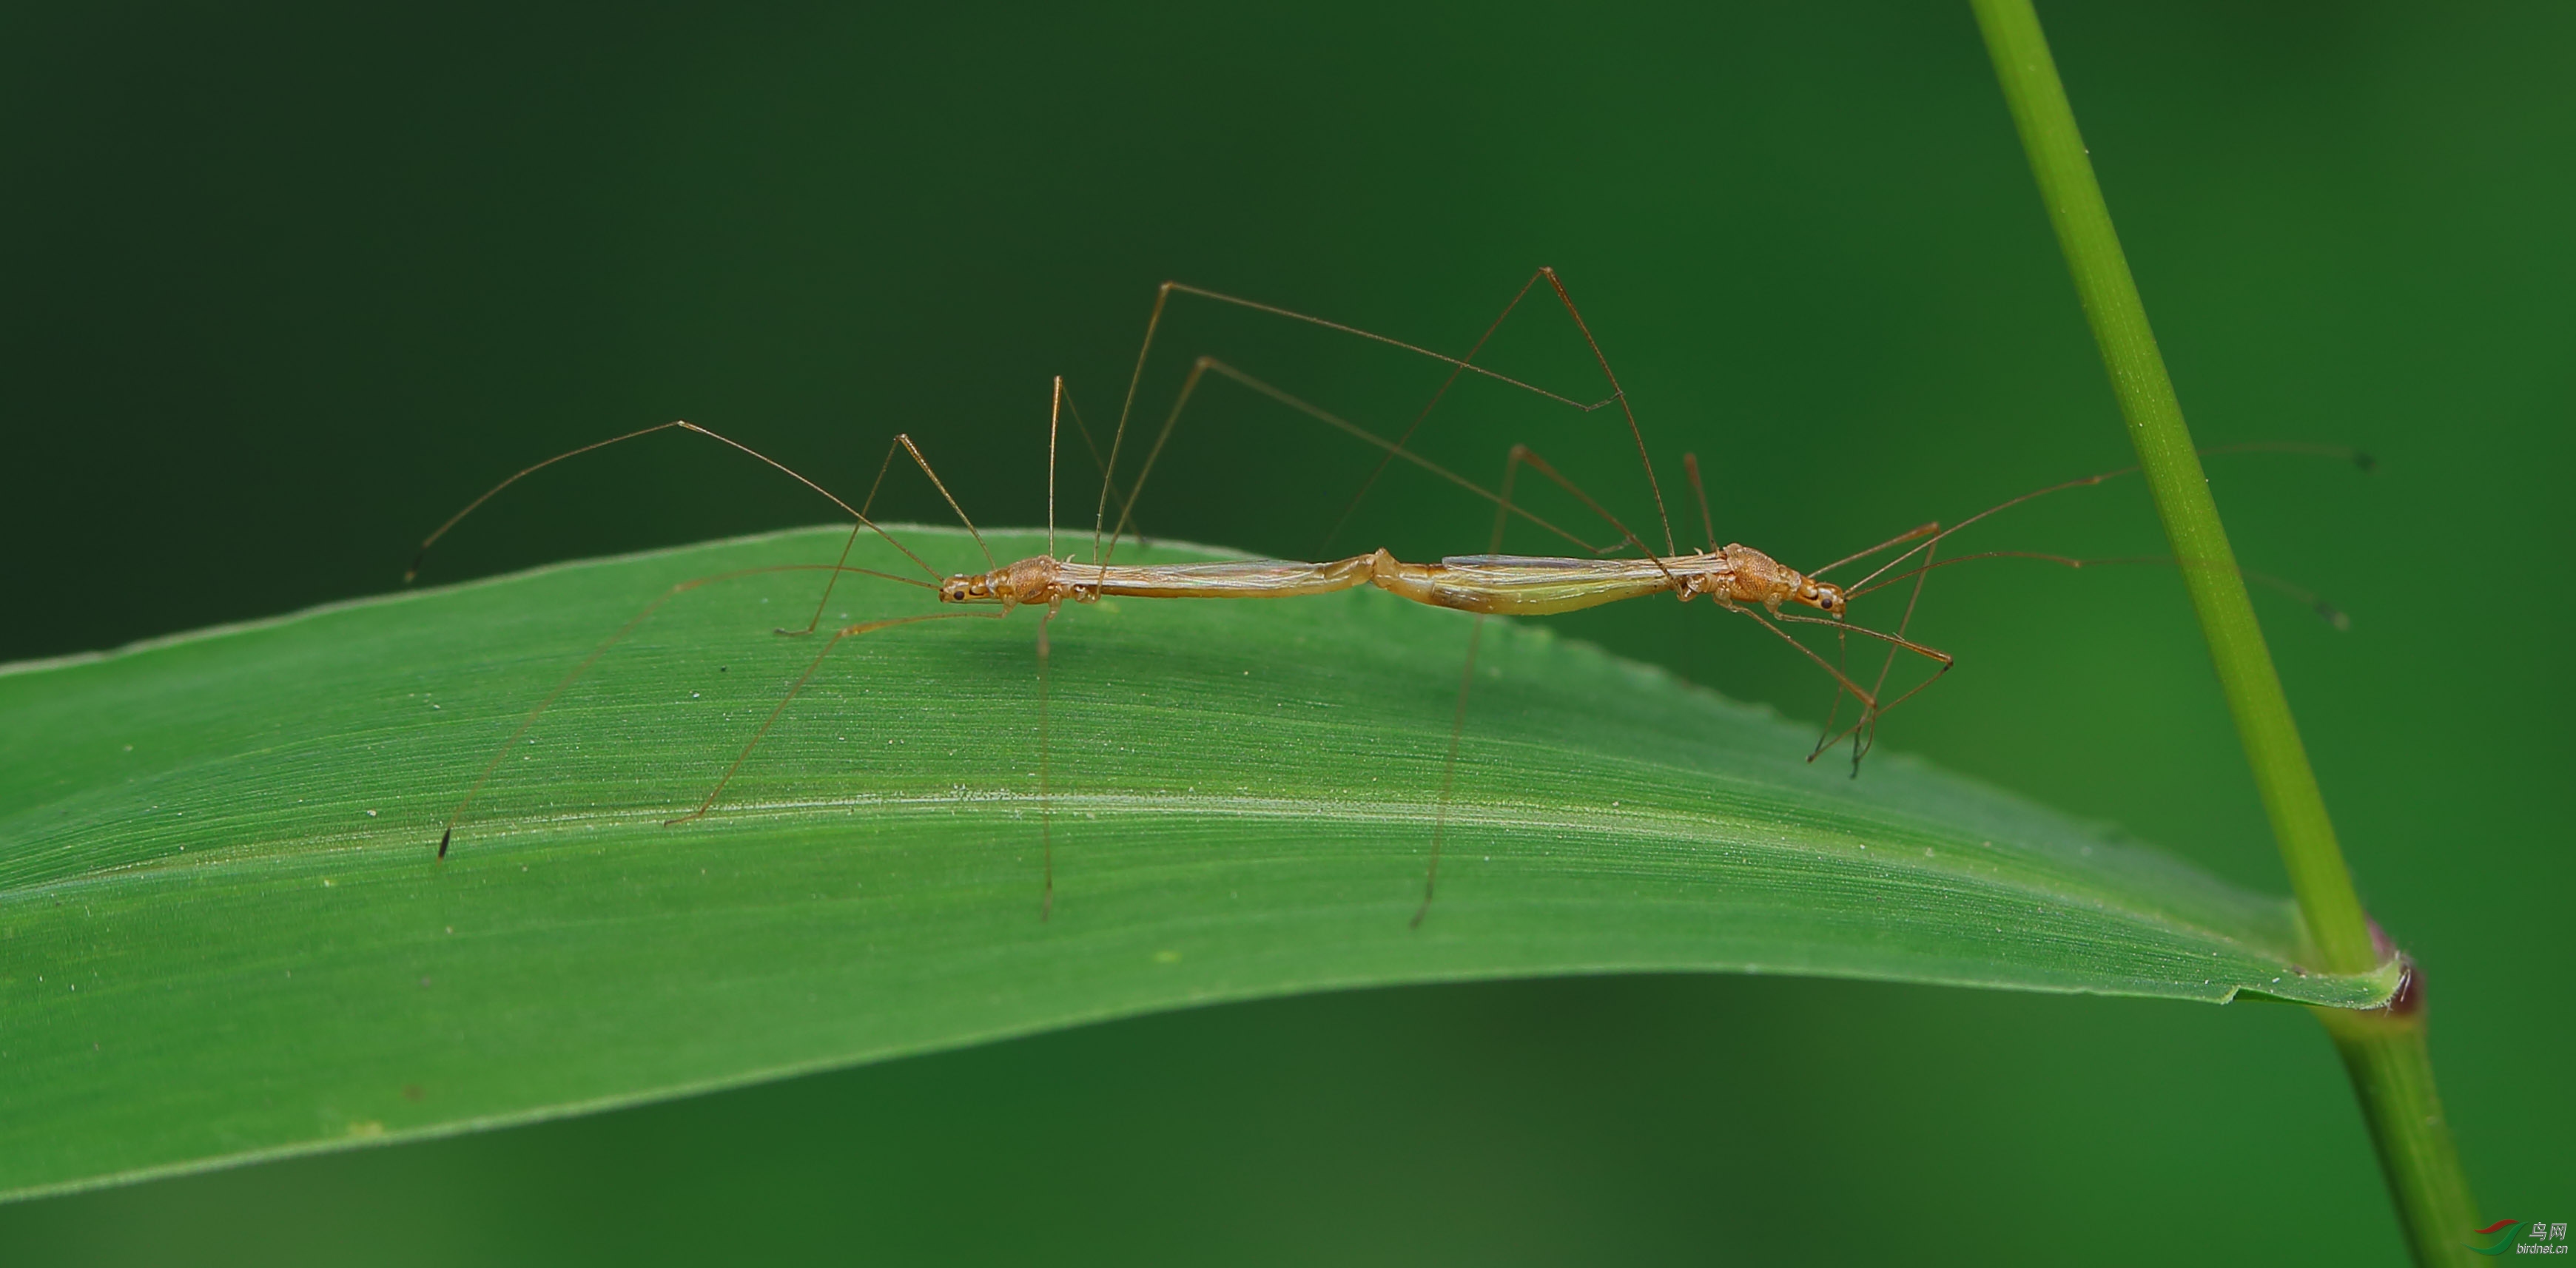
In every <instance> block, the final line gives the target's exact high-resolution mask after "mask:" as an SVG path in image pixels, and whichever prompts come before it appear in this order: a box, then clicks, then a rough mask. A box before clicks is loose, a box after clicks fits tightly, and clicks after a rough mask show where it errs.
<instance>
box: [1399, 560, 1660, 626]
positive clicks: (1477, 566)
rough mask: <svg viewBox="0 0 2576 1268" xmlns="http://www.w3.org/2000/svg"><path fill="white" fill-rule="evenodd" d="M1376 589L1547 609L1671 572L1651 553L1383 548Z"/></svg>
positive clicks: (1643, 588) (1520, 611)
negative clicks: (1423, 552) (1424, 556)
mask: <svg viewBox="0 0 2576 1268" xmlns="http://www.w3.org/2000/svg"><path fill="white" fill-rule="evenodd" d="M1371 559H1372V561H1373V562H1374V564H1375V568H1374V570H1373V572H1372V573H1371V575H1370V577H1369V580H1371V581H1374V582H1376V583H1377V586H1378V588H1379V589H1382V590H1387V591H1391V592H1393V593H1395V594H1399V595H1402V596H1404V597H1405V598H1408V599H1411V600H1413V601H1414V602H1416V603H1428V604H1431V605H1433V606H1434V607H1443V608H1456V609H1458V610H1459V611H1461V612H1486V613H1491V614H1493V615H1496V616H1546V615H1548V614H1549V613H1552V612H1572V611H1575V610H1576V609H1579V608H1589V607H1597V606H1599V605H1601V604H1604V603H1616V602H1618V601H1620V600H1622V599H1634V598H1638V597H1640V596H1642V595H1649V594H1654V593H1657V592H1658V591H1666V590H1671V589H1672V588H1673V577H1674V574H1673V573H1672V572H1671V571H1669V570H1668V569H1667V568H1666V567H1665V566H1662V565H1659V564H1658V563H1657V562H1656V561H1655V560H1651V559H1549V558H1539V557H1532V556H1526V555H1453V556H1451V557H1449V558H1447V559H1443V560H1441V561H1440V562H1439V563H1436V564H1408V563H1405V562H1403V561H1401V560H1398V559H1397V558H1395V557H1394V556H1393V555H1390V554H1388V553H1386V552H1385V551H1379V552H1378V553H1377V554H1376V555H1374V556H1371Z"/></svg>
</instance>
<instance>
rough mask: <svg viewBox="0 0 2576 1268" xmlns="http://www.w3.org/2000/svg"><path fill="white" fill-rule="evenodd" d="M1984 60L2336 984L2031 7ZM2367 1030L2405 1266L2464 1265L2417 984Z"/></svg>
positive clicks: (2335, 887)
mask: <svg viewBox="0 0 2576 1268" xmlns="http://www.w3.org/2000/svg"><path fill="white" fill-rule="evenodd" d="M1971 6H1972V7H1973V8H1974V9H1975V11H1976V15H1977V25H1978V26H1979V28H1980V29H1982V30H1983V32H1984V33H1985V39H1986V48H1987V51H1988V52H1990V53H1991V54H1992V55H1993V57H1994V62H1995V74H1996V77H1997V78H1998V79H1999V80H2001V82H2002V85H2003V90H2004V99H2005V101H2006V103H2007V104H2008V105H2009V106H2010V107H2011V109H2012V116H2013V123H2014V125H2015V127H2016V128H2017V129H2018V130H2019V132H2020V133H2021V140H2022V146H2023V148H2024V149H2025V150H2027V151H2028V152H2029V155H2030V166H2031V174H2032V175H2033V176H2034V177H2035V178H2036V179H2037V181H2038V183H2039V191H2040V197H2041V199H2042V200H2043V201H2044V202H2045V203H2046V204H2047V206H2048V218H2049V222H2050V223H2051V224H2052V225H2054V226H2055V227H2056V230H2057V240H2058V245H2059V246H2060V247H2062V248H2063V249H2064V250H2065V253H2066V262H2067V267H2068V268H2069V270H2070V271H2071V272H2072V273H2073V274H2074V279H2075V291H2076V294H2077V296H2078V298H2079V299H2080V300H2081V301H2082V303H2083V306H2084V315H2085V318H2086V320H2088V321H2089V322H2090V323H2091V325H2092V327H2093V335H2094V339H2095V340H2096V342H2098V343H2099V344H2100V345H2101V349H2102V362H2103V365H2104V367H2105V368H2106V369H2108V370H2109V371H2110V375H2111V387H2112V391H2113V392H2114V393H2115V394H2116V395H2117V396H2118V398H2119V402H2120V412H2121V414H2122V416H2123V417H2124V418H2125V419H2126V420H2127V423H2128V428H2129V439H2130V441H2131V442H2132V443H2134V444H2135V445H2136V447H2137V452H2138V462H2139V464H2140V465H2141V466H2142V467H2143V468H2144V469H2145V473H2146V477H2147V483H2148V485H2149V487H2150V488H2151V489H2152V490H2153V492H2154V496H2155V503H2156V513H2157V514H2158V516H2160V517H2161V518H2162V519H2163V521H2164V527H2165V534H2166V536H2167V537H2168V538H2170V539H2171V541H2172V543H2173V549H2174V555H2175V557H2176V558H2177V559H2178V560H2180V561H2181V562H2182V564H2183V567H2182V568H2181V569H2180V572H2181V575H2182V578H2183V582H2184V585H2185V586H2186V587H2187V588H2188V589H2189V590H2190V593H2191V600H2192V607H2193V609H2194V610H2195V611H2196V612H2197V613H2198V615H2199V618H2200V627H2201V632H2202V633H2203V635H2205V636H2206V637H2207V639H2208V641H2209V654H2210V659H2211V660H2212V661H2213V662H2214V663H2215V665H2216V667H2217V670H2218V680H2219V686H2220V688H2221V690H2222V691H2223V692H2224V693H2225V695H2226V698H2227V708H2228V712H2229V714H2230V715H2231V716H2233V717H2234V719H2235V722H2236V731H2237V736H2238V738H2239V739H2240V740H2241V741H2242V742H2243V744H2244V746H2245V756H2246V759H2247V760H2248V761H2249V762H2250V763H2251V764H2252V766H2253V769H2254V782H2255V786H2256V788H2257V789H2258V790H2259V792H2260V793H2261V795H2262V798H2263V807H2264V810H2265V812H2266V813H2267V814H2268V815H2269V816H2270V818H2271V821H2272V833H2273V836H2274V838H2275V839H2276V840H2277V841H2278V842H2279V843H2280V847H2281V859H2282V862H2283V864H2284V865H2285V866H2286V867H2287V869H2288V871H2289V875H2290V886H2291V890H2292V892H2293V893H2294V894H2295V895H2296V896H2297V898H2298V902H2299V910H2300V913H2301V915H2302V917H2303V918H2304V919H2305V921H2306V923H2307V933H2308V937H2309V938H2310V939H2311V941H2312V942H2313V943H2314V945H2315V947H2316V952H2317V955H2318V957H2319V958H2320V959H2321V960H2322V961H2323V963H2324V964H2325V966H2326V967H2327V968H2329V969H2333V970H2336V971H2340V972H2350V971H2354V970H2357V969H2360V968H2364V967H2367V966H2368V965H2370V964H2372V963H2373V962H2375V961H2376V960H2377V959H2378V957H2379V950H2378V948H2377V947H2376V946H2375V944H2374V939H2373V937H2372V933H2371V927H2370V921H2369V917H2368V916H2367V915H2366V914H2365V913H2364V912H2363V910H2362V905H2361V899H2360V896H2359V895H2358V894H2356V893H2355V892H2354V890H2353V885H2352V875H2351V872H2350V871H2349V870H2348V869H2347V868H2346V867H2345V865H2344V859H2343V851H2342V849H2341V847H2340V846H2338V845H2337V844H2336V841H2335V832H2334V823H2333V820H2332V819H2331V818H2329V817H2328V815H2327V814H2326V806H2325V798H2324V795H2323V794H2322V793H2321V792H2320V791H2319V790H2318V788H2317V779H2316V773H2315V771H2314V770H2313V769H2311V768H2310V766H2309V764H2308V754H2307V748H2306V746H2305V745H2303V744H2302V743H2301V742H2300V740H2299V731H2298V724H2297V723H2296V722H2295V721H2294V720H2293V719H2292V718H2291V716H2290V703H2289V698H2288V697H2287V696H2286V695H2284V694H2283V692H2282V690H2281V677H2280V673H2279V671H2278V670H2276V669H2275V668H2274V667H2273V665H2272V654H2271V651H2270V649H2269V648H2268V647H2267V646H2266V645H2265V644H2264V641H2263V631H2262V628H2261V626H2259V625H2258V624H2256V622H2255V619H2254V607H2253V603H2252V601H2251V600H2250V599H2249V598H2248V597H2247V595H2246V592H2245V582H2244V580H2243V577H2242V575H2241V574H2240V573H2238V571H2237V569H2236V557H2235V552H2234V551H2233V550H2232V549H2231V548H2230V547H2229V546H2228V543H2227V531H2226V528H2225V526H2224V525H2223V524H2221V523H2220V521H2219V518H2218V504H2217V502H2216V501H2215V500H2214V499H2213V498H2212V497H2211V496H2210V492H2209V483H2208V481H2207V479H2206V478H2205V477H2204V476H2203V475H2202V474H2201V468H2200V459H2199V457H2198V455H2197V454H2196V453H2195V452H2194V450H2193V447H2192V440H2191V432H2190V429H2189V428H2188V427H2187V426H2186V425H2185V424H2184V422H2183V416H2182V406H2181V403H2180V402H2179V401H2178V400H2177V399H2176V398H2175V395H2174V389H2173V380H2172V378H2171V376H2169V375H2168V374H2167V373H2166V371H2165V364H2164V357H2163V355H2162V354H2161V353H2159V352H2158V351H2157V349H2156V340H2155V333H2154V331H2153V330H2152V329H2150V328H2149V326H2148V324H2147V312H2146V306H2145V304H2144V303H2143V302H2142V301H2141V300H2140V299H2139V297H2138V287H2137V282H2136V279H2134V278H2133V277H2131V276H2130V273H2129V263H2128V258H2127V257H2126V255H2124V254H2123V253H2122V252H2121V250H2120V240H2119V235H2118V234H2117V233H2116V232H2115V231H2114V230H2113V229H2112V226H2111V211H2110V207H2109V206H2108V205H2107V204H2106V203H2105V202H2104V201H2103V198H2102V187H2101V185H2100V183H2099V182H2098V181H2096V180H2095V178H2094V175H2093V164H2092V159H2091V157H2090V155H2089V153H2088V151H2087V150H2086V149H2085V146H2084V139H2083V137H2082V135H2081V134H2080V133H2079V132H2078V131H2077V130H2076V126H2075V112H2074V109H2073V107H2071V106H2070V105H2069V104H2068V103H2067V99H2066V88H2065V85H2064V84H2063V83H2062V82H2061V81H2060V80H2059V79H2058V76H2057V66H2056V63H2055V62H2054V60H2052V59H2051V58H2050V56H2049V52H2048V41H2047V38H2046V36H2044V35H2043V34H2042V33H2041V31H2040V26H2039V15H2038V14H2037V13H2036V12H2035V11H2034V10H2033V9H2032V7H2031V4H2030V0H1971ZM2417 988H2418V989H2417V990H2415V991H2411V992H2409V993H2408V994H2407V996H2406V997H2405V1000H2406V1003H2407V1007H2405V1008H2402V1009H2400V1008H2392V1009H2390V1010H2387V1011H2385V1012H2383V1013H2381V1014H2380V1015H2378V1016H2377V1017H2375V1018H2372V1019H2368V1020H2361V1019H2353V1020H2350V1021H2345V1022H2338V1021H2329V1022H2328V1026H2327V1028H2328V1030H2329V1031H2330V1032H2331V1033H2332V1034H2333V1035H2334V1038H2335V1042H2336V1046H2337V1047H2338V1048H2339V1049H2341V1051H2342V1053H2343V1057H2344V1063H2345V1067H2346V1068H2347V1069H2348V1070H2349V1071H2350V1072H2351V1074H2352V1079H2353V1087H2354V1089H2355V1091H2356V1092H2357V1093H2358V1094H2359V1095H2360V1098H2361V1102H2362V1109H2363V1113H2364V1115H2365V1116H2366V1117H2367V1118H2368V1119H2369V1121H2370V1126H2371V1133H2372V1136H2373V1139H2374V1141H2375V1142H2376V1143H2377V1145H2378V1148H2379V1155H2380V1162H2381V1166H2382V1169H2383V1170H2384V1171H2385V1172H2386V1174H2387V1177H2388V1182H2389V1187H2390V1189H2391V1190H2392V1192H2393V1193H2394V1194H2395V1196H2396V1199H2397V1206H2398V1211H2399V1215H2400V1218H2401V1220H2402V1221H2403V1222H2404V1224H2405V1226H2406V1229H2407V1235H2408V1240H2409V1241H2410V1242H2411V1243H2412V1246H2413V1249H2414V1252H2415V1257H2416V1260H2417V1262H2419V1263H2426V1264H2431V1263H2448V1262H2455V1261H2459V1260H2463V1259H2464V1258H2465V1256H2466V1252H2467V1247H2466V1244H2465V1243H2464V1242H2462V1241H2461V1240H2460V1235H2461V1234H2464V1233H2465V1232H2466V1231H2467V1230H2468V1229H2469V1228H2470V1227H2472V1225H2473V1224H2474V1223H2475V1220H2476V1211H2475V1208H2474V1203H2473V1202H2472V1201H2471V1199H2470V1197H2469V1192H2468V1184H2467V1181H2466V1179H2465V1178H2464V1177H2463V1175H2462V1173H2461V1171H2460V1165H2459V1158H2458V1153H2457V1150H2456V1149H2455V1148H2454V1146H2453V1144H2452V1141H2451V1136H2450V1128H2449V1126H2448V1125H2447V1123H2445V1122H2444V1120H2443V1118H2442V1114H2441V1106H2440V1101H2439V1098H2438V1097H2437V1096H2436V1094H2435V1092H2434V1087H2433V1072H2432V1064H2431V1060H2430V1058H2429V1056H2428V1055H2427V1054H2426V1050H2425V1043H2424V1024H2423V1013H2422V995H2421V993H2420V982H2419V983H2417Z"/></svg>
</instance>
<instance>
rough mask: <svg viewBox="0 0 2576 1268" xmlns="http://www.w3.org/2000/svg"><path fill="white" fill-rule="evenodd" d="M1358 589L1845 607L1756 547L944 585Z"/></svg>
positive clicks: (1442, 599) (1135, 572) (1481, 598)
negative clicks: (1660, 596) (1643, 555)
mask: <svg viewBox="0 0 2576 1268" xmlns="http://www.w3.org/2000/svg"><path fill="white" fill-rule="evenodd" d="M1360 585H1375V586H1376V587H1378V588H1379V589H1381V590H1385V591H1387V592H1389V593H1391V594H1395V595H1399V596H1401V597H1403V598H1407V599H1411V600H1413V601H1414V602H1416V603H1425V604H1429V605H1431V606H1433V607H1443V608H1454V609H1457V610H1458V611H1462V612H1479V613H1484V614H1487V615H1494V616H1546V615H1549V614H1551V613H1557V612H1572V611H1575V610H1577V609H1580V608H1588V607H1595V606H1598V605H1600V604H1604V603H1616V602H1618V601H1620V600H1623V599H1633V598H1640V597H1643V596H1645V595H1649V594H1655V593H1659V592H1669V593H1674V594H1678V595H1680V596H1681V598H1682V600H1683V601H1684V602H1688V601H1689V600H1691V599H1693V598H1696V597H1698V596H1701V595H1706V596H1708V597H1709V598H1710V599H1711V600H1713V601H1715V602H1716V603H1718V604H1719V605H1721V606H1724V607H1729V608H1736V607H1760V608H1764V609H1767V610H1769V611H1771V612H1773V613H1777V612H1779V610H1780V606H1781V605H1782V604H1784V603H1794V604H1799V605H1802V606H1805V607H1811V608H1815V609H1817V610H1818V611H1821V612H1824V613H1825V614H1827V615H1829V616H1837V617H1838V616H1840V615H1841V614H1842V610H1843V592H1842V589H1841V587H1839V586H1836V585H1834V584H1833V583H1831V582H1822V581H1817V580H1815V579H1814V578H1811V577H1809V576H1807V575H1806V574H1804V573H1802V572H1799V571H1798V570H1797V569H1795V568H1792V567H1789V566H1788V565H1787V564H1783V563H1781V562H1780V561H1778V560H1776V559H1773V558H1772V557H1771V556H1769V555H1766V554H1764V553H1762V552H1761V551H1758V550H1755V549H1753V548H1752V547H1750V546H1744V545H1729V546H1727V547H1726V548H1725V549H1723V550H1713V551H1705V552H1701V553H1698V554H1690V555H1668V556H1663V557H1659V558H1652V559H1561V558H1550V557H1546V556H1534V555H1453V556H1450V557H1448V558H1445V559H1442V560H1441V561H1440V562H1439V563H1436V564H1410V563H1405V562H1403V561H1402V560H1399V559H1397V558H1396V557H1395V556H1394V555H1392V554H1390V553H1388V552H1386V551H1384V550H1379V551H1377V552H1375V553H1373V554H1367V555H1354V556H1352V557H1350V558H1348V559H1341V560H1335V561H1333V562H1331V563H1321V564H1316V563H1300V562H1294V561H1289V560H1276V559H1251V560H1242V561H1237V562H1230V563H1217V564H1181V565H1169V566H1155V565H1123V566H1122V565H1092V564H1081V563H1076V562H1074V561H1072V560H1069V559H1068V560H1057V559H1054V558H1051V557H1048V556H1045V555H1039V556H1036V557H1033V558H1029V559H1023V560H1020V561H1018V562H1016V563H1013V564H1010V565H1009V566H1007V567H1002V568H996V569H993V570H992V571H990V572H980V573H959V574H956V575H953V576H951V577H949V578H947V579H946V580H945V581H943V582H942V583H941V584H940V587H939V599H940V601H941V602H943V603H999V604H1001V605H1003V606H1004V607H1005V608H1010V607H1018V606H1021V605H1024V604H1045V605H1048V606H1055V605H1060V604H1063V603H1068V602H1071V603H1091V602H1095V601H1097V600H1099V599H1100V598H1102V597H1103V596H1109V595H1132V596H1136V597H1140V598H1153V599H1187V598H1204V599H1248V598H1285V597H1288V596H1291V595H1304V594H1325V593H1329V592H1331V591H1335V590H1348V589H1351V588H1353V587H1355V586H1360Z"/></svg>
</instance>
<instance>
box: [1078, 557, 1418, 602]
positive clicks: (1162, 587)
mask: <svg viewBox="0 0 2576 1268" xmlns="http://www.w3.org/2000/svg"><path fill="white" fill-rule="evenodd" d="M1371 562H1372V557H1371V556H1368V555H1359V556H1355V557H1353V558H1350V559H1340V560H1335V561H1334V562H1332V563H1323V564H1310V563H1298V562H1294V561H1291V560H1284V559H1245V560H1238V561H1235V562H1231V563H1221V564H1177V565H1172V566H1166V567H1157V566H1134V567H1108V568H1092V567H1086V566H1084V565H1082V564H1066V565H1064V566H1063V569H1062V576H1063V578H1064V581H1065V583H1066V584H1068V585H1070V586H1072V587H1075V588H1077V589H1080V590H1082V591H1085V592H1088V593H1092V594H1103V595H1132V596H1134V597H1137V598H1142V599H1269V598H1286V597H1288V596H1291V595H1301V594H1329V593H1331V592H1333V591H1335V590H1348V589H1350V588H1351V587H1353V586H1359V585H1366V584H1367V583H1368V580H1369V576H1370V564H1371Z"/></svg>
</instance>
